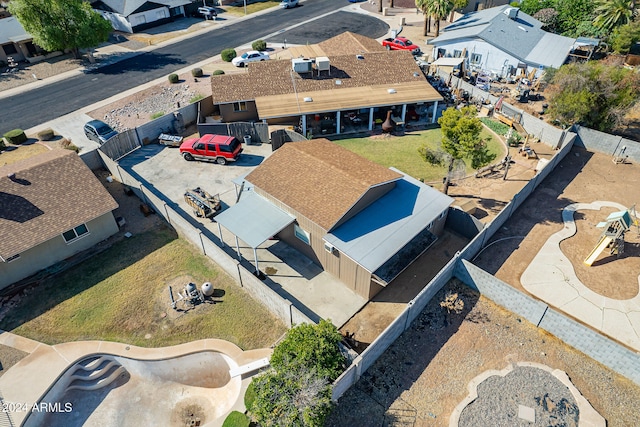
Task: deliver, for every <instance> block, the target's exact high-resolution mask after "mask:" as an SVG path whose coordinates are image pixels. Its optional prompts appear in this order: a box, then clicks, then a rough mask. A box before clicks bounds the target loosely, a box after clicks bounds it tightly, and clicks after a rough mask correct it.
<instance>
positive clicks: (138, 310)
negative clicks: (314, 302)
mask: <svg viewBox="0 0 640 427" xmlns="http://www.w3.org/2000/svg"><path fill="white" fill-rule="evenodd" d="M205 281H208V282H211V283H212V284H213V286H214V289H215V293H214V295H213V297H212V298H211V299H208V300H206V302H205V303H202V304H199V305H197V306H195V307H193V308H189V307H188V306H186V305H182V303H180V304H178V308H179V310H174V309H172V308H171V306H170V302H171V300H170V297H169V290H168V286H169V285H171V286H172V287H173V291H174V295H175V294H176V293H177V291H179V290H181V289H182V288H183V287H184V286H185V285H186V284H187V283H189V282H193V283H195V284H197V285H198V286H200V285H202V283H204V282H205ZM0 317H2V320H0V329H4V330H8V331H12V332H14V333H16V334H18V335H22V336H25V337H28V338H31V339H34V340H37V341H41V342H44V343H47V344H57V343H62V342H68V341H76V340H107V341H118V342H124V343H129V344H133V345H137V346H143V347H161V346H169V345H175V344H180V343H185V342H189V341H193V340H198V339H204V338H219V339H223V340H227V341H230V342H232V343H234V344H237V345H238V346H239V347H241V348H242V349H244V350H248V349H254V348H262V347H268V346H270V345H271V344H273V343H274V342H275V341H276V340H277V339H278V338H279V337H280V336H281V335H282V334H283V333H284V332H285V331H286V327H285V326H284V324H282V322H280V321H279V320H278V319H277V318H275V317H274V316H273V315H272V314H271V313H270V312H269V311H268V310H267V309H266V308H264V307H263V306H262V305H260V303H259V302H257V301H255V300H254V299H253V298H251V297H250V296H248V295H247V294H246V293H245V292H244V290H242V289H241V288H239V287H238V286H237V285H236V283H235V282H234V281H233V279H232V278H231V277H229V276H227V275H226V274H225V273H223V272H222V271H221V270H219V269H218V267H216V266H215V264H214V263H213V262H211V261H210V260H209V259H208V258H207V257H205V256H203V255H201V254H199V253H198V252H197V251H196V250H195V248H193V246H192V245H190V244H189V243H188V242H186V241H185V240H183V239H180V238H178V237H177V236H176V234H175V232H174V231H173V230H171V229H169V228H168V227H167V226H164V225H161V226H159V227H156V228H155V229H152V230H149V231H147V232H144V233H141V234H137V235H134V236H133V237H130V238H128V239H123V240H120V241H118V242H117V243H115V244H113V245H112V246H111V247H110V248H108V249H107V250H105V251H104V252H101V253H99V254H98V255H95V256H93V257H92V258H90V259H88V260H86V261H84V262H82V263H81V264H80V265H78V266H76V267H75V268H73V269H70V270H68V271H66V272H64V273H62V274H60V275H58V276H56V277H53V278H49V279H45V280H43V281H42V282H41V283H40V284H39V285H38V286H37V287H34V288H31V289H30V290H28V292H26V294H25V295H22V296H21V297H20V298H19V300H18V301H17V304H16V305H15V306H14V307H13V308H11V309H10V310H6V311H5V313H4V316H0Z"/></svg>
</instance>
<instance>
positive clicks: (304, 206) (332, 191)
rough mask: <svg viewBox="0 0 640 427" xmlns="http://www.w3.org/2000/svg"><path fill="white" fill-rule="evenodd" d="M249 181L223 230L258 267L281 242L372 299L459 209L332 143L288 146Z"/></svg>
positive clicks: (220, 219) (225, 216)
mask: <svg viewBox="0 0 640 427" xmlns="http://www.w3.org/2000/svg"><path fill="white" fill-rule="evenodd" d="M243 181H244V185H243V189H244V191H243V193H241V194H240V199H239V202H238V203H237V204H235V205H234V206H232V207H230V208H229V209H227V210H225V211H224V212H222V213H220V214H219V215H218V216H216V222H217V223H218V224H220V225H221V226H222V227H225V228H226V229H227V230H229V231H231V232H232V233H233V234H234V235H235V236H236V237H237V238H239V239H240V240H242V241H243V242H245V243H246V244H248V245H249V246H250V247H252V248H253V249H254V255H255V259H256V260H257V252H256V249H257V248H258V247H259V246H260V245H261V244H263V243H264V242H265V241H266V240H267V239H270V238H272V237H275V238H277V239H280V240H281V241H283V242H285V243H287V244H288V245H289V246H291V247H293V248H295V249H296V250H298V251H299V252H300V253H302V254H303V255H305V256H306V257H308V258H309V259H310V260H311V261H313V262H314V263H316V264H317V265H320V266H322V268H323V269H324V270H325V271H327V272H329V273H330V274H332V275H334V276H335V277H337V278H339V279H340V281H341V282H343V283H344V284H345V285H346V286H347V287H348V288H350V289H351V290H352V291H353V292H355V293H356V294H358V295H360V296H362V297H364V298H366V299H371V298H372V297H373V296H374V295H376V294H377V293H378V292H379V291H381V290H382V289H384V288H385V287H386V286H389V285H391V284H392V283H393V280H394V279H395V278H396V277H397V276H398V275H399V274H400V273H401V272H402V271H404V270H405V269H406V268H407V267H408V266H409V265H411V264H412V263H413V262H414V261H415V260H416V259H417V258H418V257H419V256H420V255H422V254H423V253H424V252H425V251H426V250H427V249H428V248H429V247H430V246H431V245H432V244H433V243H434V242H435V241H436V240H437V239H438V236H440V235H441V234H442V232H443V229H444V225H445V221H446V218H447V213H448V210H449V206H450V205H451V204H452V203H453V199H452V198H451V197H449V196H447V195H445V194H443V193H441V192H439V191H437V190H435V189H433V188H432V187H430V186H428V185H426V184H424V183H422V182H420V181H418V180H416V179H413V178H411V177H410V176H408V175H406V174H404V173H402V172H401V171H399V170H397V169H395V168H386V167H384V166H381V165H379V164H377V163H373V162H371V161H370V160H367V159H365V158H363V157H361V156H359V155H357V154H355V153H352V152H351V151H349V150H347V149H345V148H342V147H340V146H338V145H336V144H334V143H332V142H330V141H328V140H326V139H314V140H311V141H303V142H291V143H287V144H285V145H284V146H282V147H281V148H279V149H278V150H277V151H276V152H275V153H273V154H272V155H271V156H270V157H269V158H268V159H266V160H265V161H264V162H263V163H262V164H261V165H260V166H258V167H257V168H256V169H254V170H253V171H252V172H251V173H249V174H248V175H247V176H246V177H244V178H243ZM247 188H250V190H249V191H247ZM284 261H285V262H286V260H284ZM256 262H257V261H256ZM256 270H257V271H256V272H259V268H258V265H256Z"/></svg>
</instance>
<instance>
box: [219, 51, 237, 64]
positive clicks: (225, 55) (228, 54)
mask: <svg viewBox="0 0 640 427" xmlns="http://www.w3.org/2000/svg"><path fill="white" fill-rule="evenodd" d="M236 56H238V54H237V53H236V51H235V50H234V49H225V50H223V51H222V52H220V57H222V60H223V61H224V62H231V60H232V59H233V58H235V57H236Z"/></svg>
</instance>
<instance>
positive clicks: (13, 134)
mask: <svg viewBox="0 0 640 427" xmlns="http://www.w3.org/2000/svg"><path fill="white" fill-rule="evenodd" d="M4 139H5V140H6V141H7V142H8V143H9V144H15V145H17V144H22V143H23V142H26V141H27V135H25V133H24V131H23V130H22V129H14V130H10V131H9V132H7V133H5V134H4Z"/></svg>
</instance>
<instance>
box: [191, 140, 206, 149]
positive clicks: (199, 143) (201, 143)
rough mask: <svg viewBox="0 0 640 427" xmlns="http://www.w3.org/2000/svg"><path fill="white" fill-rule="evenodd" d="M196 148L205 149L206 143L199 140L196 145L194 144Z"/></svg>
mask: <svg viewBox="0 0 640 427" xmlns="http://www.w3.org/2000/svg"><path fill="white" fill-rule="evenodd" d="M193 149H194V150H204V143H203V142H198V143H197V144H196V145H194V146H193Z"/></svg>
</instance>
